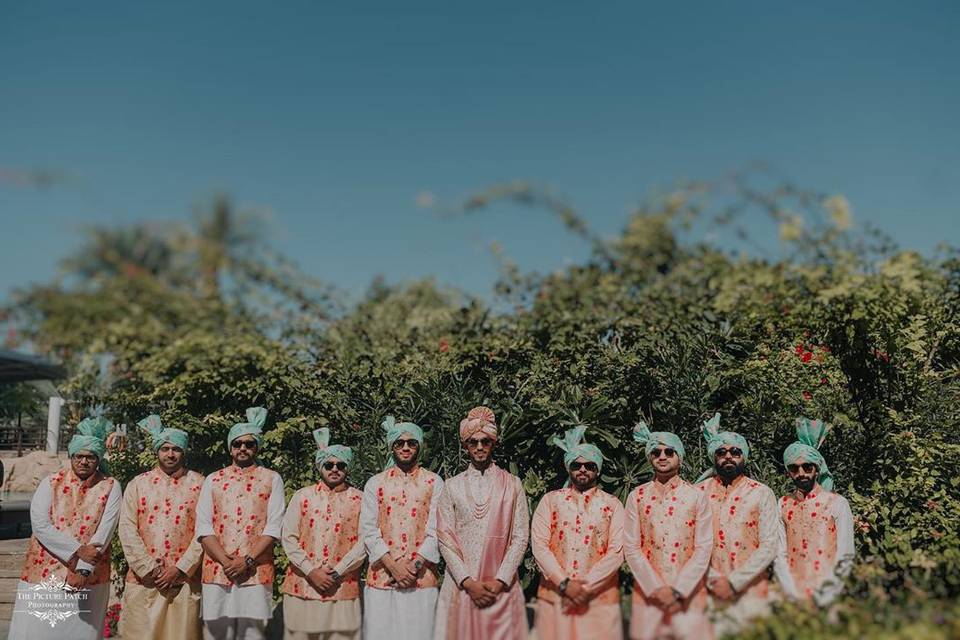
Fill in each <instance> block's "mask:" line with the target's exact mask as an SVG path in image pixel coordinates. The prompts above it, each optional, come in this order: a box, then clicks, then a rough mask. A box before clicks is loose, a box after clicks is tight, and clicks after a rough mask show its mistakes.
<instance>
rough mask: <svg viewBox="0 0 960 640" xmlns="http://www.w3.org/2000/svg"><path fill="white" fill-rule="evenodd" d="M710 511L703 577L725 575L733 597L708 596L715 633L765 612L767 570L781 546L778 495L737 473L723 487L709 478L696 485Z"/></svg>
mask: <svg viewBox="0 0 960 640" xmlns="http://www.w3.org/2000/svg"><path fill="white" fill-rule="evenodd" d="M697 488H699V489H700V491H702V492H703V493H704V495H705V496H706V497H707V500H708V501H709V503H710V506H711V508H712V509H713V532H714V539H713V554H712V556H711V558H710V570H709V572H708V574H707V580H708V581H709V580H710V579H711V578H720V577H726V578H727V579H728V580H729V581H730V585H731V586H732V587H733V589H734V591H735V595H734V597H733V600H731V601H729V602H721V601H719V600H717V599H716V598H712V597H711V598H710V608H711V617H712V618H713V621H714V625H715V627H716V631H717V635H723V634H724V633H731V632H735V631H736V630H737V629H738V628H740V626H742V625H743V624H744V623H745V622H747V621H749V620H750V619H752V618H756V617H759V616H763V615H766V614H767V613H769V610H770V581H769V579H768V571H767V569H768V568H769V567H770V565H771V564H772V563H773V561H774V559H775V558H776V556H777V552H778V550H779V548H780V536H779V527H780V525H779V513H778V511H777V498H776V496H775V495H774V494H773V491H771V490H770V487H768V486H767V485H765V484H762V483H760V482H757V481H756V480H753V479H751V478H748V477H746V476H740V477H738V478H737V479H736V480H734V481H733V482H731V483H730V485H724V484H723V482H722V481H721V480H720V478H719V477H717V476H713V477H711V478H708V479H706V480H704V481H703V482H701V483H699V484H698V485H697Z"/></svg>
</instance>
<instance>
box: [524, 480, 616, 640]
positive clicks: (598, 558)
mask: <svg viewBox="0 0 960 640" xmlns="http://www.w3.org/2000/svg"><path fill="white" fill-rule="evenodd" d="M530 542H531V547H532V548H533V557H534V558H535V559H536V561H537V567H539V569H540V573H541V576H540V586H539V588H538V590H537V600H538V602H537V618H536V623H535V624H536V630H537V637H538V639H539V640H593V639H601V638H610V639H612V640H619V639H620V638H622V637H623V625H622V623H621V619H620V588H619V571H620V565H622V564H623V505H622V504H620V501H619V500H617V499H616V498H615V497H614V496H612V495H610V494H609V493H606V492H605V491H603V490H601V489H599V488H598V487H594V488H592V489H590V490H588V491H585V492H583V493H581V492H579V491H577V490H576V489H574V488H573V487H568V488H564V489H559V490H557V491H551V492H550V493H548V494H547V495H545V496H544V497H543V499H542V500H541V501H540V504H539V505H537V509H536V511H534V513H533V522H532V523H531V525H530ZM565 578H570V579H571V580H583V581H584V582H585V583H586V586H587V588H588V589H589V590H590V591H591V592H592V593H593V594H594V597H593V599H592V600H591V601H590V602H589V603H588V604H587V605H586V606H585V607H582V608H580V607H570V606H567V604H566V603H565V602H564V598H563V597H562V595H561V594H560V592H559V588H558V585H559V584H560V582H562V581H563V580H564V579H565Z"/></svg>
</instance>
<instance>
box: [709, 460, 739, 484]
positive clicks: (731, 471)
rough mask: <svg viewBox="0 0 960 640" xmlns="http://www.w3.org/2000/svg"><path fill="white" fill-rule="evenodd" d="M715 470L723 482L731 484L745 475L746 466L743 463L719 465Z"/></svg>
mask: <svg viewBox="0 0 960 640" xmlns="http://www.w3.org/2000/svg"><path fill="white" fill-rule="evenodd" d="M715 470H716V472H717V475H718V476H720V479H721V480H724V481H726V482H730V481H731V480H736V479H737V478H739V477H740V476H742V475H743V473H744V471H745V470H746V465H745V464H744V463H742V462H741V463H740V464H728V465H717V466H716V467H715Z"/></svg>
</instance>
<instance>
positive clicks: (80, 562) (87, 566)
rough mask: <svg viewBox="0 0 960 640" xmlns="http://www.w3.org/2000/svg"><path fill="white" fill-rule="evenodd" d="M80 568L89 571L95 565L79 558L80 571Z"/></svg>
mask: <svg viewBox="0 0 960 640" xmlns="http://www.w3.org/2000/svg"><path fill="white" fill-rule="evenodd" d="M80 569H86V570H87V571H93V565H92V564H89V563H87V562H84V561H83V560H77V571H79V570H80Z"/></svg>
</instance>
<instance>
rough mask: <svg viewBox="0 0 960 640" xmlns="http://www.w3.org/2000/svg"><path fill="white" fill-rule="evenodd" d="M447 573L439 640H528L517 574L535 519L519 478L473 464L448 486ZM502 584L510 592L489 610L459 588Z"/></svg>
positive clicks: (443, 499) (443, 530)
mask: <svg viewBox="0 0 960 640" xmlns="http://www.w3.org/2000/svg"><path fill="white" fill-rule="evenodd" d="M437 530H438V538H439V541H440V553H441V554H442V555H443V558H444V560H445V561H446V563H447V573H446V576H444V579H443V585H442V586H441V588H440V600H439V602H438V605H437V620H436V625H435V628H434V638H435V640H454V639H456V640H525V639H526V637H527V633H528V630H527V618H526V615H525V613H524V601H523V591H522V590H521V589H520V582H519V580H518V579H517V568H518V567H519V566H520V562H521V561H522V560H523V555H524V554H525V553H526V551H527V541H528V540H529V538H530V516H529V511H528V510H527V498H526V493H525V492H524V490H523V485H522V484H521V482H520V478H518V477H516V476H514V475H511V474H509V473H507V472H506V471H504V470H503V469H501V468H500V467H498V466H496V465H495V464H492V465H491V466H490V467H488V468H487V469H486V470H485V471H484V472H483V473H481V472H480V471H478V470H477V469H476V468H474V466H473V465H472V464H471V465H470V466H469V467H467V470H466V471H464V472H463V473H461V474H459V475H456V476H454V477H453V478H450V479H449V480H447V481H446V483H444V485H443V494H442V495H441V496H440V502H439V506H438V513H437ZM467 578H473V579H474V580H480V581H483V580H499V581H500V582H502V583H503V584H505V585H507V588H506V589H505V590H504V591H503V592H502V593H501V594H500V595H499V597H498V598H497V601H496V602H495V603H494V604H493V605H491V606H490V607H487V608H485V609H480V608H478V607H476V606H475V605H474V604H473V601H472V600H471V599H470V596H469V595H468V594H467V592H466V591H464V590H463V589H462V588H461V587H460V585H462V584H463V582H464V580H466V579H467Z"/></svg>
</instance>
